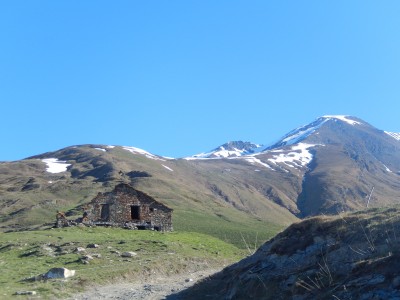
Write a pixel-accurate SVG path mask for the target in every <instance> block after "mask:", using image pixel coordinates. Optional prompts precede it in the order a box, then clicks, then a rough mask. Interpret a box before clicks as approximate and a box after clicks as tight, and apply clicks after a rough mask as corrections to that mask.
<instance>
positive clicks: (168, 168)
mask: <svg viewBox="0 0 400 300" xmlns="http://www.w3.org/2000/svg"><path fill="white" fill-rule="evenodd" d="M162 166H163V167H164V168H166V169H167V170H169V171H171V172H173V171H174V170H172V169H171V168H170V167H167V166H166V165H162Z"/></svg>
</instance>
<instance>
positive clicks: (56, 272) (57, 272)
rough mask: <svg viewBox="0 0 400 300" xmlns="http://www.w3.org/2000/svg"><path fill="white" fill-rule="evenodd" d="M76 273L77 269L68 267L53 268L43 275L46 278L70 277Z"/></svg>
mask: <svg viewBox="0 0 400 300" xmlns="http://www.w3.org/2000/svg"><path fill="white" fill-rule="evenodd" d="M74 275H75V270H68V269H67V268H52V269H50V270H49V271H47V273H46V274H44V275H43V277H44V278H45V279H55V278H69V277H72V276H74Z"/></svg>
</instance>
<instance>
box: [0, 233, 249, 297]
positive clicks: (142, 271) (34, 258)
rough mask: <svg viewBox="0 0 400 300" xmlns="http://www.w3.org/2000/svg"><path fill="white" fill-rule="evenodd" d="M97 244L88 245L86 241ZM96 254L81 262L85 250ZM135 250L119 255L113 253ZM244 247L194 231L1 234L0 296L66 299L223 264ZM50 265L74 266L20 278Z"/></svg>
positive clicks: (232, 260)
mask: <svg viewBox="0 0 400 300" xmlns="http://www.w3.org/2000/svg"><path fill="white" fill-rule="evenodd" d="M90 243H96V244H99V248H94V249H90V248H86V247H87V245H88V244H90ZM77 247H84V248H86V254H100V255H101V257H100V258H95V259H94V260H91V261H90V264H88V265H86V264H82V262H81V261H80V259H81V257H82V256H83V254H82V253H81V254H79V253H75V252H74V250H75V249H76V248H77ZM115 250H116V251H119V252H124V251H135V252H136V253H137V254H138V255H137V256H135V257H133V258H128V259H126V258H122V257H120V256H119V255H118V254H116V253H114V252H113V251H115ZM243 255H244V251H243V250H240V249H238V248H236V247H235V246H233V245H231V244H228V243H225V242H223V241H221V240H219V239H216V238H212V237H210V236H206V235H203V234H198V233H189V232H179V233H178V232H173V233H167V234H163V233H159V232H149V231H129V230H123V229H115V228H100V227H98V228H85V227H84V228H79V227H75V228H67V229H52V230H42V231H30V232H10V233H0V266H1V268H2V272H0V299H9V298H10V297H11V295H12V294H14V293H15V292H16V291H21V290H34V291H37V292H38V294H39V296H40V297H41V298H60V297H65V296H66V295H68V294H70V293H71V292H77V291H79V290H82V289H83V288H84V287H85V286H86V285H89V284H102V283H110V282H115V281H119V280H125V281H126V280H130V281H137V280H145V279H146V278H148V277H149V276H152V275H155V274H157V275H160V274H163V275H168V274H174V273H181V272H189V271H194V270H199V269H205V268H209V267H213V266H214V267H215V266H222V265H225V264H228V263H232V262H234V261H237V260H238V259H239V258H241V257H243ZM53 267H66V268H68V269H72V270H76V276H75V277H72V278H71V279H69V280H67V281H63V280H49V281H47V282H44V281H34V282H30V281H23V279H25V278H30V277H33V276H37V275H39V274H43V273H45V272H47V271H48V270H49V269H50V268H53Z"/></svg>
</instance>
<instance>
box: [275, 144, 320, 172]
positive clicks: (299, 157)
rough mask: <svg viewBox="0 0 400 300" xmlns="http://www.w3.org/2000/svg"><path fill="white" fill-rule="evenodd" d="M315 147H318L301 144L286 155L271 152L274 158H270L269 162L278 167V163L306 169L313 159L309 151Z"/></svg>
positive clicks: (293, 147)
mask: <svg viewBox="0 0 400 300" xmlns="http://www.w3.org/2000/svg"><path fill="white" fill-rule="evenodd" d="M315 146H318V145H314V144H305V143H299V144H297V145H294V146H292V148H291V150H290V151H289V152H286V153H281V154H278V155H273V153H274V151H271V154H272V158H269V159H268V161H270V162H271V163H273V164H275V165H277V164H278V163H283V164H285V165H287V166H288V167H290V168H297V167H299V168H300V167H305V166H307V165H308V164H309V163H310V162H311V160H312V158H313V156H312V154H311V152H310V151H308V149H309V148H312V147H315Z"/></svg>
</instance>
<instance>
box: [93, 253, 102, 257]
mask: <svg viewBox="0 0 400 300" xmlns="http://www.w3.org/2000/svg"><path fill="white" fill-rule="evenodd" d="M92 256H93V257H94V258H101V254H100V253H93V254H92Z"/></svg>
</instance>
